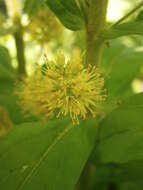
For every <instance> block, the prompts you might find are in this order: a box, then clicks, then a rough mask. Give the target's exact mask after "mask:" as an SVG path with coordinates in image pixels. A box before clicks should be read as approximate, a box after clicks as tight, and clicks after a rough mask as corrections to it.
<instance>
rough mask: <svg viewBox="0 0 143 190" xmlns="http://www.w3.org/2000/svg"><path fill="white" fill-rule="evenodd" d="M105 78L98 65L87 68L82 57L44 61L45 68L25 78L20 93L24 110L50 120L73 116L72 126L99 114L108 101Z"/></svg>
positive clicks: (61, 56) (61, 57)
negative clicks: (106, 99) (98, 107)
mask: <svg viewBox="0 0 143 190" xmlns="http://www.w3.org/2000/svg"><path fill="white" fill-rule="evenodd" d="M103 87H104V79H103V78H102V77H101V75H100V73H99V70H98V69H97V68H96V67H95V66H93V67H92V66H90V65H89V66H88V67H87V68H84V66H83V64H82V61H81V58H80V57H79V56H76V57H75V58H73V59H71V60H69V61H67V62H66V61H65V57H64V55H63V54H62V53H59V54H58V56H57V59H56V60H55V61H49V60H48V59H47V58H46V59H45V64H44V66H43V68H42V69H41V68H40V67H39V68H37V70H36V72H35V73H34V75H32V76H30V77H28V78H26V79H25V80H24V82H23V85H22V87H21V89H22V90H21V91H19V92H18V95H19V96H20V98H21V100H22V106H23V107H24V108H25V110H28V111H30V112H32V113H33V114H35V115H39V114H40V115H41V116H44V118H51V117H53V116H56V117H59V116H62V115H63V116H66V115H70V117H71V119H72V121H73V123H74V124H75V123H76V124H79V119H80V118H82V119H85V118H86V117H87V116H88V115H92V116H93V117H95V116H96V115H97V111H98V110H97V106H98V104H99V103H101V102H102V101H103V100H104V99H105V95H103Z"/></svg>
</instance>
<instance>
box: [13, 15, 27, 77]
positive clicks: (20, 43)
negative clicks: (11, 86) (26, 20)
mask: <svg viewBox="0 0 143 190" xmlns="http://www.w3.org/2000/svg"><path fill="white" fill-rule="evenodd" d="M14 24H16V26H17V27H18V29H17V31H16V32H15V34H14V39H15V45H16V51H17V61H18V73H19V75H26V70H25V56H24V40H23V27H22V25H21V20H20V17H17V18H15V20H14Z"/></svg>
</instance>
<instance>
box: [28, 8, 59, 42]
mask: <svg viewBox="0 0 143 190" xmlns="http://www.w3.org/2000/svg"><path fill="white" fill-rule="evenodd" d="M28 31H29V32H30V34H31V37H32V39H34V40H36V41H37V42H39V43H40V44H46V43H48V42H49V41H53V40H54V41H59V40H61V38H62V34H63V28H62V25H61V24H60V23H59V22H58V20H57V19H56V17H55V16H54V14H53V13H52V12H51V11H50V10H49V9H48V7H45V6H43V7H42V6H39V7H38V9H37V13H36V14H35V15H34V16H33V17H32V18H31V22H30V24H29V26H28ZM57 34H58V35H57Z"/></svg>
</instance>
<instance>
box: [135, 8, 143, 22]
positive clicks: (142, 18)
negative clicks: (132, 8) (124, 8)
mask: <svg viewBox="0 0 143 190" xmlns="http://www.w3.org/2000/svg"><path fill="white" fill-rule="evenodd" d="M136 21H143V10H141V11H140V12H139V14H138V15H137V18H136Z"/></svg>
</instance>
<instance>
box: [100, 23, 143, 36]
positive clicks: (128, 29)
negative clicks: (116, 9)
mask: <svg viewBox="0 0 143 190" xmlns="http://www.w3.org/2000/svg"><path fill="white" fill-rule="evenodd" d="M127 35H143V21H140V22H128V23H123V24H120V25H117V26H113V27H111V28H109V29H106V30H105V31H103V32H102V33H101V35H100V37H102V38H104V39H106V40H107V39H110V40H111V39H114V38H118V37H121V36H127Z"/></svg>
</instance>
